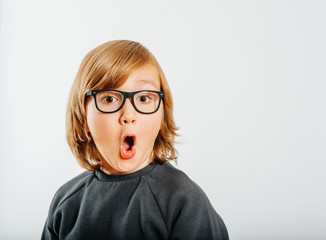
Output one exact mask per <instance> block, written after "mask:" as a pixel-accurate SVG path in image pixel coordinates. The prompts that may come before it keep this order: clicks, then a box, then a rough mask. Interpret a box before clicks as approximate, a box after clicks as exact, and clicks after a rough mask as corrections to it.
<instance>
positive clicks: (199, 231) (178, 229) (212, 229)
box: [169, 180, 229, 240]
mask: <svg viewBox="0 0 326 240" xmlns="http://www.w3.org/2000/svg"><path fill="white" fill-rule="evenodd" d="M190 181H191V180H190ZM173 199H174V203H172V205H174V206H173V213H172V214H171V215H173V217H172V219H173V220H172V224H171V225H172V227H171V234H170V238H169V239H171V240H172V239H173V240H176V239H196V240H197V239H215V240H228V239H229V235H228V231H227V228H226V226H225V224H224V222H223V220H222V218H221V217H220V215H219V214H218V213H217V212H216V211H215V209H214V208H213V206H212V204H211V203H210V201H209V199H208V198H207V196H206V194H205V193H204V191H203V190H202V189H201V188H200V187H199V186H198V185H197V184H196V183H194V182H192V183H190V184H187V185H186V186H185V187H184V189H183V190H181V191H177V192H175V194H174V196H173ZM171 207H172V206H171Z"/></svg>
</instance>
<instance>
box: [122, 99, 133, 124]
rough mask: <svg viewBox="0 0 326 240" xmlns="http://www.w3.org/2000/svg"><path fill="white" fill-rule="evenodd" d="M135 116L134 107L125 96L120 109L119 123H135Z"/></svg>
mask: <svg viewBox="0 0 326 240" xmlns="http://www.w3.org/2000/svg"><path fill="white" fill-rule="evenodd" d="M136 118H137V114H136V109H135V108H134V106H133V105H132V103H131V99H129V98H127V99H126V102H125V104H124V106H123V107H122V109H121V116H120V124H121V125H126V124H130V123H135V122H136Z"/></svg>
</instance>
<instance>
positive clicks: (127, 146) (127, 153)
mask: <svg viewBox="0 0 326 240" xmlns="http://www.w3.org/2000/svg"><path fill="white" fill-rule="evenodd" d="M135 154H136V145H134V144H132V143H131V142H129V141H123V143H122V144H121V149H120V155H121V157H122V158H124V159H130V158H133V157H134V156H135Z"/></svg>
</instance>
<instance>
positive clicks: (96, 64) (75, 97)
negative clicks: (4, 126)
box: [66, 40, 177, 171]
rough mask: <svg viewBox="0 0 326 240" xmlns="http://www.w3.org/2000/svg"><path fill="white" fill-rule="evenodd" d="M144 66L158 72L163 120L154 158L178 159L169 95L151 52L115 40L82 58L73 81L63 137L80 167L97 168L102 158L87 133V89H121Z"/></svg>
mask: <svg viewBox="0 0 326 240" xmlns="http://www.w3.org/2000/svg"><path fill="white" fill-rule="evenodd" d="M147 64H152V65H153V66H155V67H156V68H157V70H158V72H159V77H160V83H161V89H160V91H163V92H164V93H165V97H164V99H163V106H164V111H163V114H164V117H163V121H162V127H161V130H160V131H159V133H158V135H157V137H156V140H155V143H154V147H153V157H154V159H155V160H157V161H160V162H162V163H164V162H167V161H170V160H174V161H176V159H177V151H176V149H175V147H174V143H175V140H174V139H175V137H176V136H177V133H176V130H177V127H176V126H175V123H174V120H173V102H172V95H171V91H170V88H169V86H168V83H167V81H166V78H165V75H164V73H163V71H162V69H161V67H160V65H159V63H158V62H157V60H156V59H155V57H154V56H153V55H152V54H151V52H150V51H149V50H148V49H146V48H145V47H144V46H143V45H141V44H140V43H138V42H134V41H129V40H115V41H110V42H107V43H104V44H102V45H100V46H98V47H97V48H95V49H93V50H92V51H91V52H89V53H88V54H87V55H86V57H85V58H84V59H83V61H82V63H81V65H80V68H79V70H78V72H77V75H76V78H75V80H74V82H73V85H72V88H71V91H70V96H69V101H68V107H67V118H66V137H67V141H68V144H69V147H70V149H71V151H72V152H73V154H74V155H75V157H76V158H77V160H78V162H79V164H80V165H81V166H82V167H83V168H85V169H88V170H91V171H95V170H98V169H100V167H101V165H102V163H101V159H102V158H101V155H100V153H99V151H98V149H97V148H96V145H95V143H94V141H93V140H92V138H91V136H90V133H89V132H88V131H87V122H86V97H85V94H86V92H88V91H89V90H98V89H114V88H118V87H120V86H122V85H123V84H124V83H125V82H126V80H127V78H128V77H129V76H130V74H131V73H132V72H133V71H135V70H136V69H138V68H140V67H143V66H145V65H147Z"/></svg>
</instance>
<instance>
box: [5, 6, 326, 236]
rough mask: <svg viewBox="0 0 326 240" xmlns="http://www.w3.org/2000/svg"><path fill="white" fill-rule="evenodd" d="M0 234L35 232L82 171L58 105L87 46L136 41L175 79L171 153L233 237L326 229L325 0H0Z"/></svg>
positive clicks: (322, 231)
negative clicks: (175, 131) (174, 141)
mask: <svg viewBox="0 0 326 240" xmlns="http://www.w3.org/2000/svg"><path fill="white" fill-rule="evenodd" d="M0 4H1V5H0V10H1V12H0V23H1V25H0V34H1V35H0V41H1V42H0V54H1V55H0V56H1V59H0V67H1V69H0V79H1V82H0V84H1V85H0V87H1V88H0V89H1V94H0V107H1V109H0V128H1V134H0V143H1V145H0V159H1V174H0V187H1V199H0V201H1V204H0V213H1V214H0V239H39V238H40V235H41V232H42V228H43V225H44V222H45V219H46V217H47V213H48V209H49V206H50V202H51V200H52V197H53V195H54V193H55V191H56V190H57V189H58V187H59V186H61V185H62V184H63V183H65V182H66V181H67V180H69V179H71V178H72V177H74V176H76V175H77V174H79V173H81V172H82V171H83V169H82V168H80V167H79V165H78V164H77V162H76V160H75V159H74V156H73V155H72V153H71V152H70V149H69V147H68V144H67V143H66V140H65V111H66V105H67V98H68V94H69V91H70V87H71V84H72V82H73V79H74V77H75V75H76V73H77V70H78V67H79V64H80V63H81V61H82V59H83V57H84V56H85V55H86V54H87V53H88V52H89V51H90V50H92V49H93V48H95V47H97V46H98V45H100V44H102V43H104V42H107V41H110V40H114V39H130V40H136V41H140V42H141V43H143V44H144V45H145V46H146V47H148V48H149V50H150V51H151V52H152V53H153V54H154V55H155V56H156V58H157V59H158V61H159V62H160V64H161V66H162V68H163V70H164V71H165V74H166V76H167V79H168V82H169V84H170V87H171V89H172V93H173V97H174V103H175V111H174V114H175V120H176V123H177V125H178V126H179V127H180V131H179V133H180V134H181V137H179V138H178V141H179V142H180V144H179V145H177V148H178V150H179V154H180V158H179V165H178V167H179V168H180V169H182V170H183V171H185V172H186V173H187V174H188V175H189V176H190V177H191V178H192V179H193V180H195V181H196V182H197V183H198V184H199V185H200V186H201V187H202V188H203V189H204V191H205V192H206V194H207V195H208V197H209V199H210V200H211V202H212V204H213V206H214V207H215V209H216V210H217V212H218V213H219V214H220V215H221V216H222V218H223V219H224V221H225V223H226V225H227V227H228V230H229V234H230V237H231V239H248V240H255V239H257V240H258V239H259V240H260V239H263V240H265V239H273V240H275V239H282V240H283V239H295V240H300V239H305V240H306V239H309V240H314V239H326V220H325V219H326V205H325V202H326V193H325V191H326V162H325V161H326V151H325V149H326V148H325V144H326V110H325V103H326V94H325V91H326V83H325V80H326V73H325V66H326V65H325V64H326V47H325V45H326V33H325V29H326V27H325V26H326V14H325V12H326V2H325V1H311V0H310V1H286V0H282V1H272V0H271V1H189V0H188V1H150V0H148V1H145V0H141V1H140V0H139V1H134V0H133V1H132V0H130V1H63V0H60V1H58V0H57V1H49V0H48V1H46V0H43V1H41V0H40V1H36V0H30V1H24V0H20V1H19V0H1V2H0Z"/></svg>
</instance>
